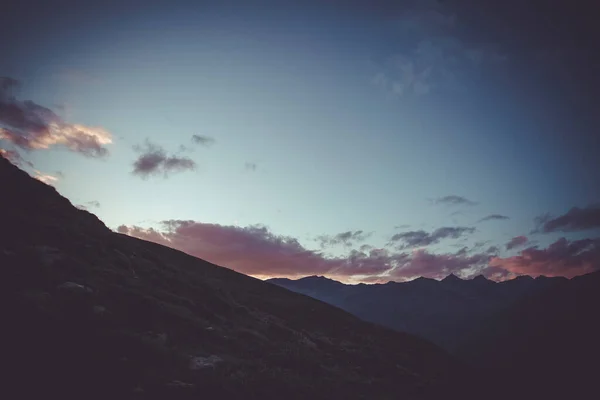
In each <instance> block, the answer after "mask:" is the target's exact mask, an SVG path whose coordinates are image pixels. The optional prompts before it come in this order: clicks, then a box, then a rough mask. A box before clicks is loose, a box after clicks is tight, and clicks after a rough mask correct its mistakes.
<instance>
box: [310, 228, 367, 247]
mask: <svg viewBox="0 0 600 400" xmlns="http://www.w3.org/2000/svg"><path fill="white" fill-rule="evenodd" d="M370 236H371V233H367V232H364V231H362V230H359V231H346V232H341V233H338V234H336V235H320V236H317V238H316V240H317V241H318V242H319V243H320V245H321V248H325V247H327V246H336V245H340V244H342V245H344V246H347V247H350V246H353V245H355V244H357V243H361V242H364V241H365V240H366V239H367V238H369V237H370Z"/></svg>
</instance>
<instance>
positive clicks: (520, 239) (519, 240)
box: [506, 236, 529, 250]
mask: <svg viewBox="0 0 600 400" xmlns="http://www.w3.org/2000/svg"><path fill="white" fill-rule="evenodd" d="M527 242H529V239H527V236H515V237H514V238H512V239H510V240H509V242H508V243H506V250H512V249H515V248H517V247H522V246H525V244H527Z"/></svg>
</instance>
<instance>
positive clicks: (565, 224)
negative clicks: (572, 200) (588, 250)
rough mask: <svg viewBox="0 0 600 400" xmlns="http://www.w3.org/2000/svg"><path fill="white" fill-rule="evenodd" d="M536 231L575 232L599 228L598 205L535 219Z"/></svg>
mask: <svg viewBox="0 0 600 400" xmlns="http://www.w3.org/2000/svg"><path fill="white" fill-rule="evenodd" d="M536 224H537V225H538V228H537V231H541V232H545V233H548V232H577V231H585V230H589V229H598V228H600V204H593V205H590V206H587V207H585V208H579V207H573V208H571V209H570V210H569V211H568V212H567V213H566V214H564V215H561V216H559V217H552V216H550V215H549V214H545V215H541V216H539V217H537V218H536Z"/></svg>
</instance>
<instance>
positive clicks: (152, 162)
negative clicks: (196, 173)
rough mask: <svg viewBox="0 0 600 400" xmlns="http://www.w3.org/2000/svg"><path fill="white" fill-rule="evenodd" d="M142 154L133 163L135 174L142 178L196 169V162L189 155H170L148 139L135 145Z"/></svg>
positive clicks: (136, 149)
mask: <svg viewBox="0 0 600 400" xmlns="http://www.w3.org/2000/svg"><path fill="white" fill-rule="evenodd" d="M134 150H135V151H138V152H140V153H141V154H140V156H139V157H138V158H137V160H135V161H134V163H133V171H132V172H133V174H135V175H139V176H141V177H142V178H147V177H149V176H152V175H158V174H162V175H163V176H164V177H167V176H168V175H169V174H171V173H174V172H181V171H185V170H194V169H195V168H196V162H195V161H194V160H192V159H190V158H187V157H178V156H175V155H171V156H170V155H168V154H167V152H166V151H165V149H163V148H162V147H160V146H158V145H156V144H154V143H151V142H150V141H148V140H146V143H145V144H144V145H143V146H139V145H138V146H134Z"/></svg>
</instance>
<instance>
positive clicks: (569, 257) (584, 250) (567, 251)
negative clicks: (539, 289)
mask: <svg viewBox="0 0 600 400" xmlns="http://www.w3.org/2000/svg"><path fill="white" fill-rule="evenodd" d="M489 265H490V267H492V268H496V270H498V269H502V270H504V271H507V272H508V273H510V274H513V275H532V276H537V275H546V276H566V277H568V278H571V277H573V276H577V275H582V274H586V273H589V272H593V271H597V270H598V269H600V239H582V240H574V241H568V240H567V239H565V238H560V239H558V240H557V241H556V242H554V243H552V244H551V245H550V246H548V248H546V249H538V248H535V247H529V248H527V249H525V250H523V251H521V253H520V255H518V256H514V257H507V258H499V257H495V258H493V259H492V260H491V261H490V263H489Z"/></svg>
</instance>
